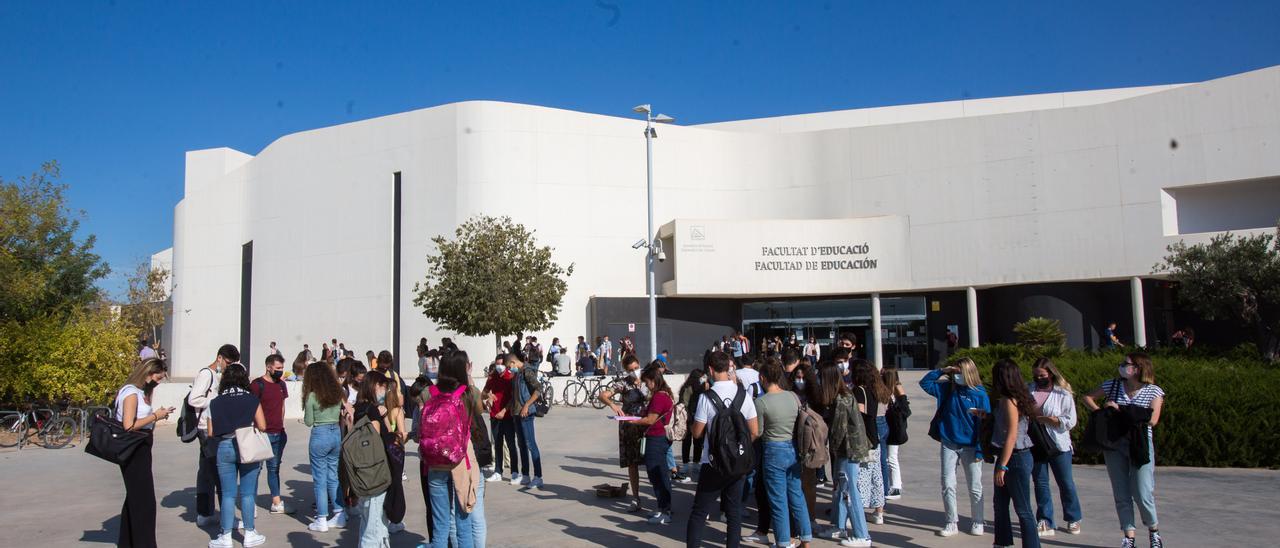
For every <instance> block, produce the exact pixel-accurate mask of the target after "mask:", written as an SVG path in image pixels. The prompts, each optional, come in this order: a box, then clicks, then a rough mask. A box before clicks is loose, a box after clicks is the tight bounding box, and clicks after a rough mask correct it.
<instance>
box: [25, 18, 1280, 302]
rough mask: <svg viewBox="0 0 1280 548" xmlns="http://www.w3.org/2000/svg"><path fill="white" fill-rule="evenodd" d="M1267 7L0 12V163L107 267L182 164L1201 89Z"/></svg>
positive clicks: (1257, 50) (116, 262)
mask: <svg viewBox="0 0 1280 548" xmlns="http://www.w3.org/2000/svg"><path fill="white" fill-rule="evenodd" d="M1277 29H1280V2H1276V1H1274V0H1271V1H1263V2H1230V1H1224V2H1204V1H1197V2H1183V1H1169V0H1166V1H1161V2H1083V1H1082V2H1027V1H1019V2H964V3H961V2H947V3H944V2H930V3H923V2H922V3H908V2H876V3H871V2H852V3H849V2H834V1H831V2H785V3H784V2H776V3H755V2H734V3H730V2H617V1H615V0H584V1H576V2H503V3H481V2H456V3H444V2H412V3H403V4H401V3H394V2H368V3H355V2H350V3H337V2H296V1H295V2H232V1H220V2H202V3H194V2H128V1H123V0H117V1H114V2H17V1H5V2H3V3H0V136H2V137H0V139H3V140H2V141H0V176H3V177H5V178H6V179H9V178H13V177H16V176H18V175H21V174H26V173H30V172H32V171H34V170H35V169H37V168H38V167H39V165H40V163H41V162H42V161H45V160H51V159H56V160H58V161H59V162H60V163H61V164H62V173H63V179H64V182H66V183H68V184H69V185H70V199H71V205H72V207H74V208H78V209H83V210H84V211H85V213H86V219H85V221H84V224H83V231H84V232H86V233H93V234H96V235H97V236H98V246H97V249H98V251H99V252H100V253H101V254H102V255H103V257H104V258H105V259H106V260H107V261H108V262H109V263H110V264H111V265H112V266H113V268H114V270H115V272H114V273H113V275H112V277H111V278H110V279H108V280H106V281H104V282H103V284H102V285H103V286H104V287H106V288H107V289H109V290H111V291H113V292H118V291H119V290H120V288H121V287H122V286H123V276H124V274H125V273H127V272H129V271H131V270H132V265H134V264H136V262H137V261H138V260H141V259H143V258H145V257H147V256H149V255H150V254H151V253H152V252H154V251H158V250H160V249H163V248H165V247H168V246H169V245H170V244H171V242H172V222H173V206H174V204H176V203H177V201H178V200H179V199H181V196H182V176H183V153H184V152H185V151H187V150H193V149H201V148H209V147H218V146H228V147H232V148H235V149H238V150H242V151H244V152H247V153H250V154H256V153H257V152H258V151H259V150H261V149H262V148H263V147H264V146H266V145H267V144H268V143H270V142H271V141H272V140H274V139H276V138H278V137H280V136H282V135H285V134H288V133H292V132H296V131H301V130H306V129H312V128H316V127H322V126H328V125H333V124H339V123H343V122H348V121H352V120H359V119H364V118H370V117H374V116H380V115H385V114H391V113H395V112H403V111H406V110H412V109H416V108H422V107H428V106H433V105H439V104H443V103H449V102H454V101H462V100H470V99H493V100H503V101H514V102H521V103H531V104H538V105H547V106H554V107H561V108H567V109H574V110H582V111H588V112H597V113H603V114H612V115H620V116H628V115H630V112H629V109H630V107H631V106H633V105H635V104H638V103H653V104H654V105H655V107H656V108H658V109H660V110H661V111H663V112H667V113H670V114H673V115H676V116H677V117H678V118H679V119H680V122H681V123H700V122H711V121H720V120H732V119H739V118H751V117H761V116H771V115H780V114H794V113H801V112H815V111H824V110H835V109H845V108H857V107H867V106H880V105H891V104H905V103H918V102H927V101H943V100H952V99H960V98H969V97H995V96H1004V95H1019V94H1027V93H1040V92H1052V91H1070V90H1080V89H1096V88H1109V87H1122V86H1140V85H1149V84H1166V83H1176V82H1194V81H1201V80H1207V79H1211V78H1215V77H1220V76H1225V75H1229V74H1234V73H1238V72H1244V71H1248V70H1253V69H1258V68H1262V67H1266V66H1271V65H1276V64H1280V32H1278V31H1277Z"/></svg>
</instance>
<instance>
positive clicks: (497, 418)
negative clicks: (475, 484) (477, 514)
mask: <svg viewBox="0 0 1280 548" xmlns="http://www.w3.org/2000/svg"><path fill="white" fill-rule="evenodd" d="M504 358H505V356H504V355H501V354H500V355H498V361H497V363H495V364H494V365H493V372H492V373H490V374H489V379H488V380H486V381H485V383H484V390H483V392H482V395H481V399H482V400H483V401H484V402H485V405H487V406H488V407H489V431H490V432H492V433H493V474H491V475H490V476H489V477H488V478H485V481H502V447H503V446H504V445H505V446H506V448H507V457H508V458H509V459H510V462H511V481H512V482H514V483H515V484H517V485H519V484H520V472H519V468H518V467H519V464H518V462H517V461H516V459H517V458H518V457H517V454H516V423H515V419H514V418H512V416H511V405H510V403H511V399H512V388H513V385H512V383H511V380H512V379H514V378H515V374H514V373H512V372H511V371H509V370H507V365H506V363H505V359H504Z"/></svg>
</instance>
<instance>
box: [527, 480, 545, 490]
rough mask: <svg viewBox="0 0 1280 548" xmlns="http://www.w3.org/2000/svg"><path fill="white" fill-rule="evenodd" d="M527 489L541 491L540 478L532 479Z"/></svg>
mask: <svg viewBox="0 0 1280 548" xmlns="http://www.w3.org/2000/svg"><path fill="white" fill-rule="evenodd" d="M529 487H532V488H534V489H542V478H533V481H531V482H529Z"/></svg>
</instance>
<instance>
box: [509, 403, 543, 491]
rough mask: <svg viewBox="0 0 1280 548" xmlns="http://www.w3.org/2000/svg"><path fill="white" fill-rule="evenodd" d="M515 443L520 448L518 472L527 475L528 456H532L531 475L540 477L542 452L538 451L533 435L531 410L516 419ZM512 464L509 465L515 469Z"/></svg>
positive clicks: (536, 439) (536, 441)
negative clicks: (521, 417)
mask: <svg viewBox="0 0 1280 548" xmlns="http://www.w3.org/2000/svg"><path fill="white" fill-rule="evenodd" d="M516 422H517V424H518V425H519V427H518V428H516V445H517V446H518V447H519V448H520V473H521V474H524V475H526V476H528V475H529V458H530V457H532V458H533V477H535V478H540V477H542V453H540V452H539V451H538V438H536V437H534V435H533V410H529V416H527V417H525V418H523V419H516ZM515 468H516V467H515V466H514V464H513V465H512V466H511V469H512V470H515Z"/></svg>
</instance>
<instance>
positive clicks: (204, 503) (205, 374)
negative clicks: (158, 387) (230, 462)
mask: <svg viewBox="0 0 1280 548" xmlns="http://www.w3.org/2000/svg"><path fill="white" fill-rule="evenodd" d="M239 362H240V350H239V349H237V348H236V347H235V345H233V344H224V345H222V346H220V347H218V353H217V355H216V356H215V357H214V359H213V363H210V364H209V366H208V367H204V368H201V369H200V371H197V372H196V378H195V381H193V382H192V383H191V392H189V393H188V394H187V405H189V406H191V408H192V410H194V411H195V426H196V438H197V439H199V440H200V453H199V458H198V459H197V460H196V463H197V464H196V526H198V527H208V526H210V525H215V524H217V523H218V516H216V515H214V512H215V511H216V509H217V504H218V501H220V499H221V498H222V486H221V485H220V484H219V480H218V442H217V440H213V439H210V438H209V420H208V418H209V403H210V402H212V401H213V400H214V398H217V397H218V383H219V382H220V381H221V379H220V376H221V374H222V371H223V370H224V369H226V367H227V366H228V365H230V364H233V363H239ZM184 411H185V409H184ZM181 422H182V423H183V425H182V426H183V428H186V427H187V424H188V423H189V422H190V421H187V420H185V418H184V420H183V421H181Z"/></svg>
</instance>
